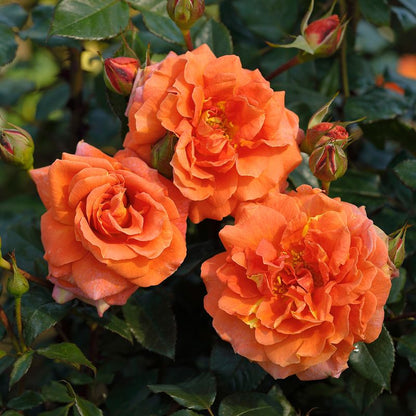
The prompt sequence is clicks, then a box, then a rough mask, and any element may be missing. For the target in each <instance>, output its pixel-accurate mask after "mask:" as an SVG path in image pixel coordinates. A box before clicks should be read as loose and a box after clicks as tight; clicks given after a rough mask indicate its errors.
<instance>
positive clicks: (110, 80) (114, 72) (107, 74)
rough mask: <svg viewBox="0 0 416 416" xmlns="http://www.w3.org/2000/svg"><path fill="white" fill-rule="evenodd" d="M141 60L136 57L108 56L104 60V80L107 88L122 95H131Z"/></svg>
mask: <svg viewBox="0 0 416 416" xmlns="http://www.w3.org/2000/svg"><path fill="white" fill-rule="evenodd" d="M139 66H140V62H139V61H138V60H137V59H134V58H126V57H122V56H121V57H118V58H107V59H106V60H105V61H104V81H105V85H106V86H107V88H108V89H109V90H111V91H113V92H115V93H117V94H120V95H129V94H130V92H131V89H132V88H133V83H134V79H135V77H136V74H137V70H138V69H139Z"/></svg>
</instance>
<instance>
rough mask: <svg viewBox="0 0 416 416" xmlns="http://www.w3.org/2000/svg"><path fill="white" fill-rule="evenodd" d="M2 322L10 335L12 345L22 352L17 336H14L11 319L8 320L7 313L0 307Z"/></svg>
mask: <svg viewBox="0 0 416 416" xmlns="http://www.w3.org/2000/svg"><path fill="white" fill-rule="evenodd" d="M0 321H1V323H2V324H3V325H4V327H5V328H6V331H7V334H8V335H9V337H10V339H11V341H12V344H13V346H14V349H15V350H16V351H18V352H21V351H20V346H19V343H18V342H17V339H16V336H15V335H14V332H13V329H12V326H11V325H10V322H9V319H8V318H7V315H6V312H4V309H3V308H2V307H1V306H0Z"/></svg>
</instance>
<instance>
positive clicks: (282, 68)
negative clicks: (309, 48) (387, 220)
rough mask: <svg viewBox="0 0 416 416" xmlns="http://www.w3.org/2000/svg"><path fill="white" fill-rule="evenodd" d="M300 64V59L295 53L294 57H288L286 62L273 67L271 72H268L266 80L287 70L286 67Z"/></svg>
mask: <svg viewBox="0 0 416 416" xmlns="http://www.w3.org/2000/svg"><path fill="white" fill-rule="evenodd" d="M298 64H300V60H299V56H298V55H296V56H295V57H293V58H292V59H290V60H289V61H287V62H286V63H284V64H283V65H280V66H279V68H277V69H275V70H274V71H273V72H272V73H270V74H269V75H268V76H267V77H266V79H267V81H270V80H272V79H273V78H275V77H277V76H278V75H280V74H281V73H282V72H285V71H287V70H288V69H290V68H292V67H294V66H296V65H298Z"/></svg>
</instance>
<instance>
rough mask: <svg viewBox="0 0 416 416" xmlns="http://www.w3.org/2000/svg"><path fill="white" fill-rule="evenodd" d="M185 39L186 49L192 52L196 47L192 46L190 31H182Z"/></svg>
mask: <svg viewBox="0 0 416 416" xmlns="http://www.w3.org/2000/svg"><path fill="white" fill-rule="evenodd" d="M182 35H183V38H184V39H185V44H186V47H187V48H188V51H192V50H193V49H194V45H193V44H192V38H191V31H190V30H189V29H188V30H182Z"/></svg>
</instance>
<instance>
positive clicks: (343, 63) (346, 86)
mask: <svg viewBox="0 0 416 416" xmlns="http://www.w3.org/2000/svg"><path fill="white" fill-rule="evenodd" d="M339 7H340V11H341V15H343V16H345V14H346V13H347V4H346V0H340V4H339ZM347 46H348V45H347V36H346V35H345V36H344V39H343V40H342V45H341V78H342V89H343V91H344V97H345V98H348V97H349V96H350V87H349V82H348V65H347Z"/></svg>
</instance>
